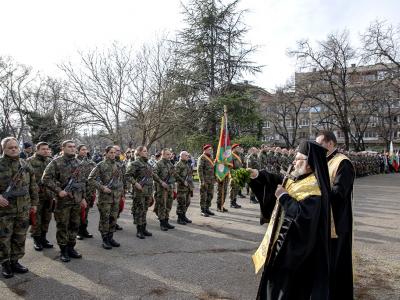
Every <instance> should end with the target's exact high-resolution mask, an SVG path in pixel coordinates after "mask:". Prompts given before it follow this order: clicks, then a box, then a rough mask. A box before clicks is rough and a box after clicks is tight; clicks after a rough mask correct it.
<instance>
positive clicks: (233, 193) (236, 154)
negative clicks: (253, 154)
mask: <svg viewBox="0 0 400 300" xmlns="http://www.w3.org/2000/svg"><path fill="white" fill-rule="evenodd" d="M241 151H242V148H241V147H240V145H239V144H233V145H232V170H237V169H240V168H243V162H242V159H241V158H240V153H241ZM239 190H240V187H239V186H238V185H237V184H235V182H234V181H233V180H232V178H230V180H229V198H230V200H231V207H232V208H241V207H242V206H240V205H239V204H237V202H236V201H237V197H238V194H239Z"/></svg>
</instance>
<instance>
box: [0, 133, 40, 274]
mask: <svg viewBox="0 0 400 300" xmlns="http://www.w3.org/2000/svg"><path fill="white" fill-rule="evenodd" d="M1 147H2V149H3V152H4V153H3V156H2V157H1V158H0V262H1V265H2V267H3V268H2V274H3V276H4V277H5V278H10V277H13V276H14V273H26V272H28V269H27V268H26V267H24V266H22V265H21V264H20V263H19V262H18V260H19V259H20V258H22V257H23V256H24V254H25V240H26V233H27V231H28V227H29V212H30V211H31V212H32V213H36V208H37V205H38V204H39V197H38V192H37V191H38V186H37V184H36V179H35V173H34V171H33V169H32V167H31V166H30V165H29V164H28V163H26V162H25V161H24V160H23V159H20V158H19V147H18V142H17V139H15V138H14V137H8V138H5V139H3V140H2V141H1ZM10 187H11V188H10Z"/></svg>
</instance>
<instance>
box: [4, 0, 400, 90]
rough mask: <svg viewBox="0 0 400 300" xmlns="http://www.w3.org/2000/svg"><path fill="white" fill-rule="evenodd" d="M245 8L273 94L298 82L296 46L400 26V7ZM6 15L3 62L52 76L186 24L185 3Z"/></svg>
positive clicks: (60, 7) (47, 7) (23, 9)
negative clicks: (85, 54) (78, 61)
mask: <svg viewBox="0 0 400 300" xmlns="http://www.w3.org/2000/svg"><path fill="white" fill-rule="evenodd" d="M183 2H184V3H185V2H186V0H183ZM240 6H241V8H243V9H248V10H249V12H248V14H247V15H246V17H245V23H246V24H247V25H248V26H249V27H250V32H249V35H248V38H247V40H248V41H249V42H250V43H252V44H254V45H259V46H260V49H259V51H258V53H257V54H256V55H254V60H255V62H256V63H257V64H260V65H265V67H264V69H263V72H262V73H261V74H259V75H257V76H256V77H252V78H251V77H250V78H248V79H249V81H252V82H253V83H255V84H257V85H259V86H261V87H264V88H266V89H268V90H272V89H273V88H274V87H275V86H276V85H282V84H284V83H285V82H286V80H287V79H288V78H289V77H290V76H293V74H294V71H295V66H294V62H293V61H292V60H291V59H289V58H287V57H286V54H285V53H286V49H288V48H293V47H294V46H295V44H296V41H297V40H299V39H302V38H309V39H311V40H321V39H324V38H325V37H326V36H327V34H329V33H331V32H335V31H337V30H343V29H348V30H349V31H350V32H351V38H352V39H353V40H354V42H355V45H357V44H356V43H357V40H358V36H359V34H360V33H361V32H363V31H364V30H365V29H366V28H367V27H368V25H369V23H370V22H371V21H374V20H376V19H380V20H387V21H388V22H389V23H392V24H396V25H397V24H398V23H399V22H400V0H242V1H241V4H240ZM0 9H1V17H0V28H1V31H0V55H10V56H12V57H13V58H14V59H15V60H17V61H18V62H20V63H24V64H27V65H30V66H32V67H33V68H34V69H35V70H39V71H41V72H43V73H45V74H49V75H57V74H58V73H59V71H58V69H57V67H56V64H57V63H60V62H62V61H65V60H68V59H69V58H73V57H76V55H77V54H76V53H77V50H79V49H80V50H84V49H86V48H93V47H107V46H109V45H110V44H111V43H112V42H113V41H120V42H121V43H123V44H133V45H136V46H139V45H140V44H142V43H144V42H146V41H152V40H154V39H155V37H156V36H157V35H161V34H163V33H166V32H169V33H170V34H171V35H173V34H174V32H175V31H176V30H178V29H179V28H181V27H182V25H183V24H182V22H181V19H182V16H181V15H180V13H181V11H182V9H181V6H180V1H179V0H112V1H111V0H110V1H101V0H0Z"/></svg>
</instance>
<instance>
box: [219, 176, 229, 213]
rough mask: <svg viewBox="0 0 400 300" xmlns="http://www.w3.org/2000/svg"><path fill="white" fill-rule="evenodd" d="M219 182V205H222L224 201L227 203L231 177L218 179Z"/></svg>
mask: <svg viewBox="0 0 400 300" xmlns="http://www.w3.org/2000/svg"><path fill="white" fill-rule="evenodd" d="M217 183H218V186H217V206H218V207H221V205H222V202H223V203H225V199H226V194H227V192H228V185H229V178H228V177H225V178H224V180H222V181H219V180H217ZM222 196H223V199H222Z"/></svg>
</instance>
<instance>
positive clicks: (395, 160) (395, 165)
mask: <svg viewBox="0 0 400 300" xmlns="http://www.w3.org/2000/svg"><path fill="white" fill-rule="evenodd" d="M389 161H390V164H391V165H392V166H393V168H394V169H395V170H396V172H397V171H398V170H399V163H400V162H399V156H398V155H396V154H395V153H394V151H393V141H390V150H389Z"/></svg>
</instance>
